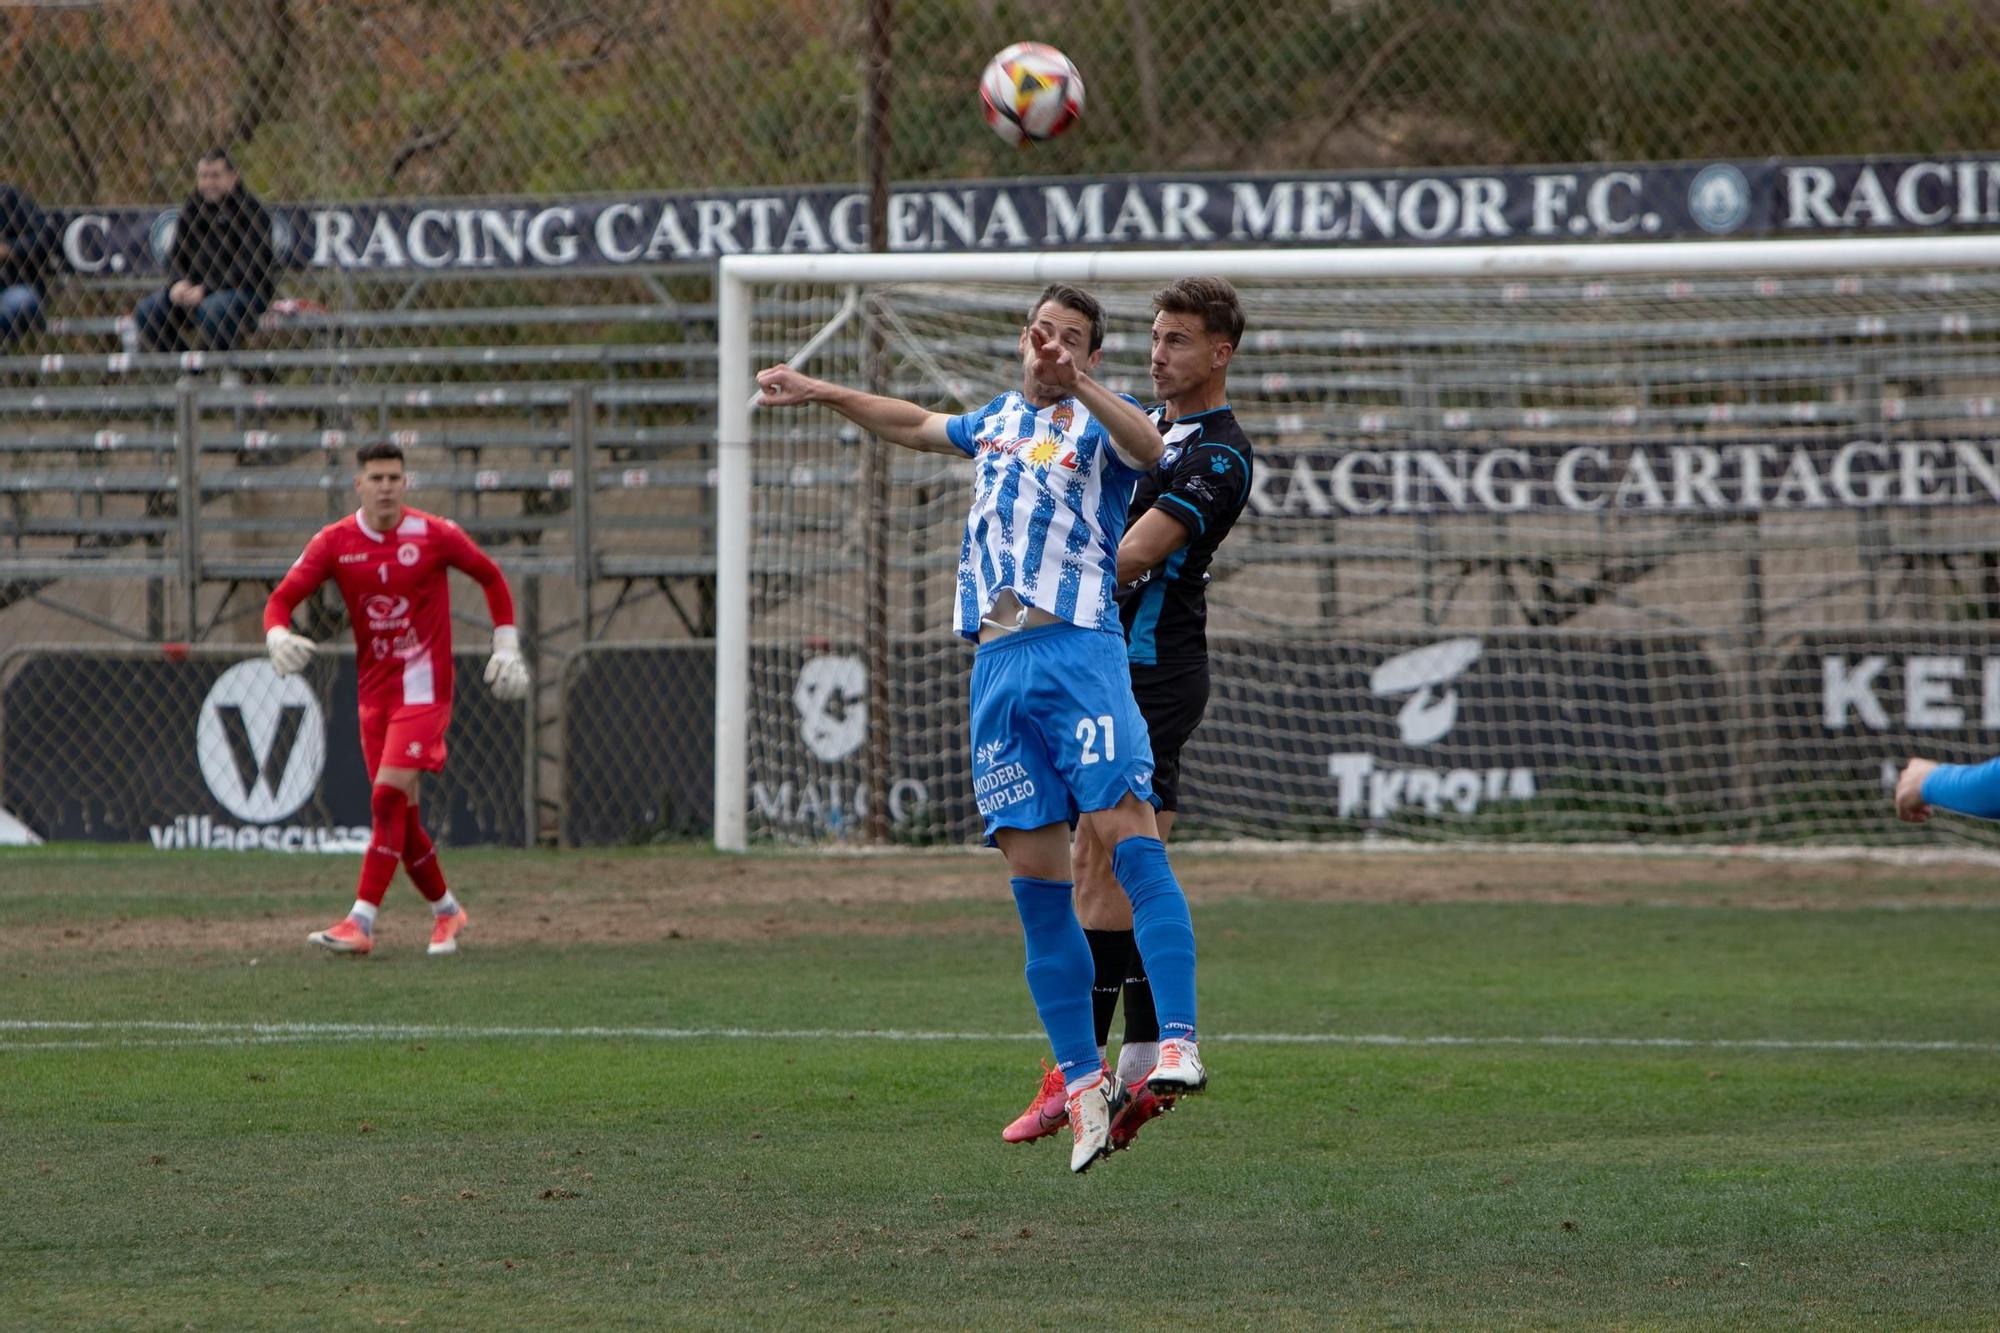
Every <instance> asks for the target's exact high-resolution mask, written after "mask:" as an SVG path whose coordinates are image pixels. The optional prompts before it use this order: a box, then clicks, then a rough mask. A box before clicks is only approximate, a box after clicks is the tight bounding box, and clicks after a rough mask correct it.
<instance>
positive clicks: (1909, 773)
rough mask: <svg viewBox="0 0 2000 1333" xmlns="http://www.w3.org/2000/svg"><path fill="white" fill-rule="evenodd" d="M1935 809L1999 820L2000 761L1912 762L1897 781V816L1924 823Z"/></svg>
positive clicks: (1927, 760)
mask: <svg viewBox="0 0 2000 1333" xmlns="http://www.w3.org/2000/svg"><path fill="white" fill-rule="evenodd" d="M1933 806H1935V807H1937V808H1938V809H1940V810H1950V811H1953V812H1955V813H1957V814H1961V815H1971V816H1973V817H1974V818H1975V819H2000V759H1989V760H1987V761H1986V762H1985V763H1983V764H1940V763H1935V762H1933V761H1932V760H1929V759H1912V760H1910V762H1909V763H1907V764H1905V765H1904V766H1903V772H1902V775H1901V776H1900V777H1898V778H1897V779H1896V814H1897V815H1898V816H1900V817H1901V818H1903V819H1907V820H1908V821H1910V822H1911V823H1912V824H1921V823H1923V822H1924V821H1925V820H1927V819H1929V818H1930V816H1931V807H1933Z"/></svg>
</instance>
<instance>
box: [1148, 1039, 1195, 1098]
mask: <svg viewBox="0 0 2000 1333" xmlns="http://www.w3.org/2000/svg"><path fill="white" fill-rule="evenodd" d="M1145 1084H1146V1086H1147V1087H1148V1088H1150V1089H1152V1091H1153V1095H1154V1096H1156V1097H1181V1096H1185V1095H1186V1094H1188V1093H1192V1092H1200V1091H1201V1090H1202V1089H1203V1088H1206V1087H1207V1086H1208V1071H1207V1070H1206V1069H1203V1068H1202V1067H1201V1049H1200V1048H1199V1047H1198V1046H1196V1045H1195V1044H1194V1042H1192V1041H1190V1040H1189V1039H1188V1038H1186V1037H1168V1038H1167V1039H1166V1040H1165V1041H1163V1042H1161V1043H1160V1060H1159V1063H1158V1064H1156V1065H1154V1066H1153V1072H1152V1073H1150V1074H1148V1075H1146V1078H1145Z"/></svg>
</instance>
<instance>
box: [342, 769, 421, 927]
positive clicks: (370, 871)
mask: <svg viewBox="0 0 2000 1333" xmlns="http://www.w3.org/2000/svg"><path fill="white" fill-rule="evenodd" d="M368 806H369V809H370V810H371V811H372V812H373V814H374V820H375V823H374V827H373V828H372V829H371V830H370V831H369V835H368V850H367V851H366V852H364V853H362V857H361V882H360V884H359V885H358V886H357V887H356V888H355V890H354V896H355V897H356V898H359V899H360V900H361V901H362V902H364V903H372V904H374V905H375V906H377V907H380V906H381V905H382V895H383V894H384V893H386V892H388V889H389V881H390V880H392V879H394V878H395V877H396V866H397V863H399V862H400V861H401V860H402V859H403V841H404V837H405V824H406V823H407V822H408V821H407V816H408V814H409V806H410V798H409V797H408V796H405V795H404V794H403V792H402V790H401V789H400V788H396V787H391V786H388V785H387V784H385V783H377V784H375V790H374V792H373V793H372V794H371V795H370V796H369V798H368Z"/></svg>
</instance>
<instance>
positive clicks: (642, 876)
mask: <svg viewBox="0 0 2000 1333" xmlns="http://www.w3.org/2000/svg"><path fill="white" fill-rule="evenodd" d="M460 866H461V868H460V869H459V871H458V872H457V874H456V878H455V882H456V883H457V885H458V886H459V887H460V888H461V890H462V891H463V893H464V896H465V899H466V902H467V905H468V907H469V908H470V910H471V912H472V914H473V924H472V927H471V928H470V930H469V931H468V933H467V940H468V943H474V944H493V945H511V944H533V943H543V944H557V945H562V944H620V943H651V942H657V941H667V940H675V939H686V940H727V941H751V940H759V939H782V938H788V937H793V936H800V935H812V936H818V937H826V936H865V935H927V934H935V935H954V934H963V933H967V932H984V931H995V932H1012V931H1013V930H1014V929H1016V926H1015V925H1014V922H1013V914H1012V912H1011V911H1008V910H1005V904H1006V903H1007V901H1008V897H1007V883H1006V868H1005V865H1004V863H1003V862H1002V861H1001V860H1000V858H999V857H998V855H997V854H993V853H983V854H975V855H964V854H949V855H934V856H853V855H832V856H820V857H811V856H796V857H793V856H751V857H719V856H708V855H701V854H692V853H687V852H667V853H661V854H659V855H657V856H648V855H643V854H632V853H620V854H615V855H603V854H593V853H567V854H558V855H548V854H532V855H519V854H513V855H509V854H505V853H481V854H476V855H467V856H464V857H462V858H460ZM1176 866H1177V868H1178V870H1179V873H1180V877H1181V880H1182V883H1183V884H1185V885H1186V887H1187V890H1188V894H1189V897H1190V898H1191V899H1193V900H1194V902H1195V903H1196V904H1197V905H1199V904H1201V903H1204V902H1221V901H1225V900H1229V899H1262V900H1267V901H1286V902H1324V903H1385V904H1392V903H1402V904H1421V903H1448V902H1461V903H1462V902H1486V903H1553V904H1575V905H1607V906H1626V905H1649V906H1655V905H1671V906H1681V907H1733V908H1746V909H1756V910H1768V911H1809V910H1832V909H1854V908H1863V907H1872V908H1902V909H1909V908H1936V907H1954V908H1963V907H1986V906H2000V870H1995V869H1992V868H1988V867H1981V866H1976V865H1963V864H1943V865H1935V866H1922V867H1909V866H1899V865H1885V864H1882V863H1879V862H1872V861H1862V860H1853V861H1827V862H1807V863H1790V862H1768V861H1755V860H1748V859H1743V858H1730V857H1725V856H1716V857H1705V856H1673V857H1624V856H1621V857H1606V856H1586V855H1563V854H1560V853H1548V854H1544V853H1534V854H1523V853H1489V854H1482V855H1476V856H1475V855H1469V854H1465V855H1443V854H1435V855H1434V854H1429V853H1424V854H1411V853H1402V854H1393V855H1385V854H1374V853H1359V852H1320V851H1315V852H1310V853H1274V852H1259V851H1230V852H1184V853H1183V854H1182V855H1180V856H1179V857H1177V858H1176ZM342 901H343V898H342V897H341V896H340V893H339V892H338V891H332V892H329V893H328V894H327V895H326V902H325V903H324V904H323V906H320V907H317V908H314V909H313V910H310V911H304V910H299V911H293V910H287V911H278V912H265V913H263V914H261V915H258V916H245V915H241V914H236V913H226V912H225V913H221V914H218V915H216V916H213V917H201V918H165V919H163V918H159V917H123V916H119V917H111V918H108V919H106V918H98V919H94V920H93V919H89V918H83V919H79V920H75V921H70V922H65V923H34V924H21V925H17V926H15V927H14V928H13V929H12V930H11V931H10V932H9V934H10V942H11V943H12V944H13V945H14V946H15V947H16V948H23V949H28V950H33V951H36V952H52V951H63V950H79V951H84V950H87V951H93V952H101V951H116V950H124V949H171V950H188V951H203V950H221V951H230V952H240V951H245V950H248V951H251V952H253V953H254V952H255V951H257V950H263V949H277V948H292V947H295V946H299V945H303V944H304V942H305V936H306V934H307V933H308V932H309V931H312V930H316V929H319V928H321V927H323V926H326V925H328V924H329V923H330V922H331V921H332V920H333V917H334V914H335V913H336V912H337V911H338V910H339V905H340V903H341V902H342ZM953 904H962V905H963V907H964V909H965V910H963V911H954V910H951V905H953ZM428 921H429V918H428V916H427V915H425V913H424V911H423V907H422V905H421V903H419V901H418V900H417V899H416V897H415V896H414V895H413V894H411V893H410V891H409V890H408V889H407V887H405V886H404V885H402V884H401V883H400V882H399V883H398V884H397V885H396V887H395V888H394V889H393V890H392V891H391V897H390V900H389V906H388V908H387V910H385V912H384V914H383V917H382V920H381V922H380V925H379V928H378V929H379V938H381V939H382V940H383V941H385V942H388V941H393V942H394V945H395V947H396V948H397V950H398V951H401V950H402V949H404V948H409V947H415V946H416V944H417V943H418V942H419V941H421V940H422V939H423V938H424V937H425V935H426V934H427V927H428Z"/></svg>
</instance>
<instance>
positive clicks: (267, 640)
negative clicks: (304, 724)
mask: <svg viewBox="0 0 2000 1333" xmlns="http://www.w3.org/2000/svg"><path fill="white" fill-rule="evenodd" d="M332 571H333V559H332V556H331V554H330V552H329V548H328V546H327V543H326V540H325V534H324V533H320V534H317V535H315V536H314V537H313V539H312V540H311V541H309V542H307V543H306V549H305V550H304V551H303V552H301V553H300V555H299V558H298V559H297V560H294V561H293V562H292V567H291V569H290V570H288V571H286V573H285V577H284V578H283V579H282V580H280V581H279V583H278V586H277V587H275V588H273V589H271V596H270V599H269V600H268V601H266V602H265V603H264V651H265V652H266V653H268V654H270V658H271V669H272V670H273V671H275V672H277V673H278V674H279V675H281V676H292V675H297V674H298V673H299V672H301V671H304V670H305V669H306V664H307V663H308V662H311V661H312V655H313V641H312V640H311V639H308V638H307V637H306V636H305V635H303V634H296V633H294V632H293V631H292V612H294V611H296V610H298V608H299V603H300V602H303V601H304V600H305V599H306V598H308V597H310V596H312V595H313V592H314V591H315V590H316V589H317V588H318V587H319V585H320V584H322V583H324V582H326V579H327V575H328V574H330V573H331V572H332Z"/></svg>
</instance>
